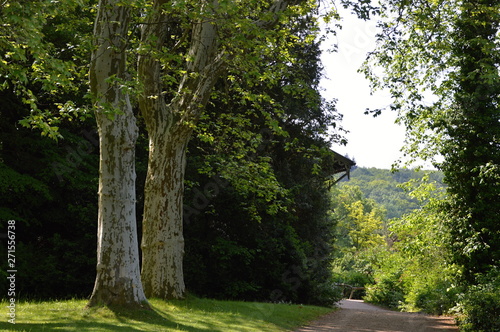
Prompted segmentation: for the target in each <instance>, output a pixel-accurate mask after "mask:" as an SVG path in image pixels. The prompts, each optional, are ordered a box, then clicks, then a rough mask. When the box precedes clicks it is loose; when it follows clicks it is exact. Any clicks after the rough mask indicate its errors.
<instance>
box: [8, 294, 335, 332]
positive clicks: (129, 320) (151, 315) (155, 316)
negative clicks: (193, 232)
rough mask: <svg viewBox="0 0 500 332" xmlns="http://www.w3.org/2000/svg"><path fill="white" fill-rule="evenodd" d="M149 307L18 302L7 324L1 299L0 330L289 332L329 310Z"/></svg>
mask: <svg viewBox="0 0 500 332" xmlns="http://www.w3.org/2000/svg"><path fill="white" fill-rule="evenodd" d="M149 302H150V305H151V306H152V308H153V310H135V311H132V310H123V309H122V310H112V309H109V308H106V307H100V308H91V309H86V308H85V305H86V303H87V301H86V300H69V301H51V302H21V303H19V304H17V306H16V324H15V325H13V324H10V323H8V322H7V319H8V317H7V314H8V308H7V304H8V303H7V302H5V301H2V302H1V308H2V311H3V312H4V313H3V314H2V317H3V319H2V321H0V331H96V332H97V331H99V332H101V331H130V332H134V331H154V332H158V331H196V332H201V331H203V332H206V331H231V332H234V331H249V332H250V331H255V332H275V331H290V330H293V329H294V328H296V327H298V326H301V325H303V324H305V323H307V322H308V321H310V320H313V319H315V318H317V317H319V316H321V315H324V314H326V313H328V312H331V311H332V310H333V309H332V308H323V307H314V306H301V305H289V304H271V303H256V302H235V301H216V300H209V299H198V298H194V297H190V298H188V299H187V300H182V301H163V300H158V299H152V300H150V301H149Z"/></svg>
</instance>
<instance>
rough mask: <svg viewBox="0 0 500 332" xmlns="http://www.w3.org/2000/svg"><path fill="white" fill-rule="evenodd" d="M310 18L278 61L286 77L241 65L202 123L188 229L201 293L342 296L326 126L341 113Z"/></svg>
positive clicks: (192, 168) (192, 166) (193, 153)
mask: <svg viewBox="0 0 500 332" xmlns="http://www.w3.org/2000/svg"><path fill="white" fill-rule="evenodd" d="M308 20H310V18H308V17H305V18H303V23H302V24H300V25H299V28H297V30H296V33H297V37H296V42H295V43H293V44H289V45H288V46H287V47H288V48H289V49H288V51H287V54H288V55H289V57H290V62H289V63H287V64H286V66H275V67H273V71H274V73H273V75H275V77H280V79H279V80H271V81H266V80H261V82H259V83H258V84H256V83H253V82H252V83H251V84H250V83H246V81H245V80H244V79H242V77H241V75H240V74H239V73H234V74H233V73H232V74H231V75H230V76H229V77H230V78H231V79H230V80H229V82H228V81H225V82H224V81H221V82H219V84H220V86H221V87H225V89H227V90H226V91H229V93H228V94H225V93H224V90H222V89H218V91H217V92H216V93H215V94H214V96H213V98H212V99H211V102H210V104H209V106H208V109H207V112H206V114H205V116H204V117H203V118H202V119H201V122H200V123H199V125H198V127H197V128H196V134H197V136H196V138H195V139H194V140H193V141H192V142H191V145H190V153H189V158H190V162H189V163H188V175H187V178H188V179H189V184H190V185H189V187H188V188H187V192H186V201H185V204H186V206H187V208H188V210H187V211H186V210H185V211H186V212H187V213H186V214H187V215H188V216H189V218H188V219H186V220H185V234H186V270H187V273H186V279H187V280H186V283H187V286H188V287H189V288H190V289H191V290H192V291H194V292H195V293H197V294H199V295H204V296H213V297H221V298H244V299H261V300H265V301H273V302H280V301H286V302H289V301H292V302H305V303H320V304H327V303H332V302H333V301H334V300H335V299H336V294H334V293H333V291H332V289H333V288H332V287H331V280H330V269H329V262H330V259H331V257H330V255H331V248H330V246H329V243H330V241H331V237H332V233H331V230H332V229H333V221H332V220H331V219H330V218H329V217H328V214H327V211H328V207H329V202H328V193H327V187H326V182H325V180H326V179H327V177H329V176H330V175H331V171H330V170H329V168H331V167H332V165H331V164H330V163H331V156H332V153H331V152H330V151H329V148H328V143H329V138H328V136H327V135H326V128H327V125H328V124H329V123H332V121H334V120H336V119H337V117H336V116H335V113H334V112H333V111H334V110H333V109H332V108H331V106H329V107H328V108H325V103H324V101H323V100H322V98H321V97H320V95H319V93H318V91H317V86H318V83H319V79H318V77H319V75H320V69H321V67H320V66H319V46H318V43H317V42H316V41H315V40H314V39H313V38H310V35H309V34H308V33H307V31H308V30H307V29H308V28H309V24H308ZM302 29H304V30H302ZM268 61H269V62H270V63H274V60H272V59H269V60H268ZM262 65H264V66H267V65H268V62H264V63H261V64H260V66H262ZM267 70H268V69H267V68H264V69H263V70H262V72H263V73H267ZM262 96H267V97H266V98H264V99H261V97H262ZM269 101H272V103H271V104H270V105H269V104H268V103H269ZM263 102H265V103H263ZM271 107H272V108H271ZM333 139H337V138H336V136H334V137H333ZM202 188H207V189H208V188H213V191H212V194H210V192H209V190H202ZM202 192H203V193H204V194H203V196H202V195H200V193H202ZM200 197H202V200H205V204H197V203H201V201H200ZM203 197H204V198H203ZM197 205H198V207H201V209H196V206H197ZM190 212H191V213H190ZM186 214H185V215H186Z"/></svg>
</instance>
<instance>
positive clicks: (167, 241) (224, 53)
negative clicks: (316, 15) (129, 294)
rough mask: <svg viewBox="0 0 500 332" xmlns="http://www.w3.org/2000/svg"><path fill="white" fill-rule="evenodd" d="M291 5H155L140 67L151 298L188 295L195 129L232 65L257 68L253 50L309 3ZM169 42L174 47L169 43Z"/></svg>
mask: <svg viewBox="0 0 500 332" xmlns="http://www.w3.org/2000/svg"><path fill="white" fill-rule="evenodd" d="M290 3H291V1H288V0H276V1H268V2H265V3H256V2H253V1H248V2H243V3H228V2H224V3H222V2H219V1H201V2H192V3H191V2H188V3H184V2H183V3H181V4H171V3H169V2H167V1H164V0H157V1H154V2H153V6H152V8H151V10H150V12H149V13H148V15H147V17H146V21H145V23H144V26H143V29H142V36H141V43H142V48H143V49H142V51H141V56H140V58H139V63H138V73H139V81H140V83H141V85H142V88H143V91H142V92H141V94H140V97H139V104H140V108H141V113H142V115H143V117H144V119H145V122H146V127H147V131H148V134H149V165H148V175H147V179H146V186H145V204H144V219H143V238H142V244H141V247H142V251H143V267H142V277H143V282H144V287H145V290H146V294H147V295H148V296H156V297H161V298H181V297H183V296H184V292H185V286H184V278H183V268H182V258H183V252H184V238H183V229H182V212H183V207H182V202H183V186H184V173H185V163H186V148H187V144H188V142H189V139H190V137H191V134H192V130H193V126H194V125H195V124H196V122H197V121H198V119H199V117H200V115H201V114H202V111H203V109H204V106H205V105H206V103H207V101H208V99H209V97H210V94H211V92H212V88H213V86H214V85H215V83H216V81H217V79H218V78H219V76H220V75H221V73H222V72H223V71H224V70H225V69H226V67H227V66H228V64H229V63H230V62H231V63H232V64H237V65H238V66H241V70H248V71H254V70H255V69H251V68H250V66H248V63H252V61H258V57H257V59H256V58H255V50H256V49H260V51H262V52H265V47H269V45H272V43H273V38H276V37H277V35H273V34H274V32H273V31H272V30H271V28H272V27H273V26H274V25H275V24H276V23H278V22H279V20H287V19H290V17H292V16H293V15H295V16H296V15H298V14H299V13H304V12H307V8H309V6H310V4H307V3H304V5H303V6H302V7H300V6H297V7H296V8H294V10H287V8H288V6H289V4H290ZM187 7H190V8H191V9H190V11H189V13H188V14H186V8H187ZM172 39H173V40H174V41H176V43H175V44H174V45H169V42H171V41H172ZM266 44H267V45H266ZM179 48H181V49H182V48H183V49H184V50H185V56H184V57H179V56H178V54H179V53H178V52H179V51H178V49H179ZM245 52H246V53H245ZM247 54H248V55H249V56H248V55H247ZM252 57H253V58H252ZM173 59H174V61H173ZM245 63H246V64H245ZM172 73H173V74H172ZM167 79H168V80H167ZM172 79H174V83H173V84H172V81H171V80H172ZM175 80H177V82H178V83H176V82H175ZM166 83H167V84H166ZM169 85H170V87H169ZM169 88H170V89H169Z"/></svg>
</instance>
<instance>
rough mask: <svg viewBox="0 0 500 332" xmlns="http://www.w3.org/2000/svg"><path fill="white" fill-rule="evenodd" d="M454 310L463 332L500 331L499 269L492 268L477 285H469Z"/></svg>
mask: <svg viewBox="0 0 500 332" xmlns="http://www.w3.org/2000/svg"><path fill="white" fill-rule="evenodd" d="M456 311H457V313H458V322H459V325H460V330H461V331H463V332H498V331H500V271H499V270H498V269H496V270H493V271H492V272H490V273H489V274H488V275H487V276H486V277H484V278H480V280H479V284H478V285H474V286H470V287H469V289H468V290H467V291H466V292H465V294H463V296H462V297H461V299H460V302H459V304H458V305H457V307H456Z"/></svg>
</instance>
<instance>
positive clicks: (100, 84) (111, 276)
mask: <svg viewBox="0 0 500 332" xmlns="http://www.w3.org/2000/svg"><path fill="white" fill-rule="evenodd" d="M119 2H120V1H117V0H101V1H100V2H99V7H98V14H97V18H96V23H95V30H94V38H95V40H94V42H95V50H94V52H93V54H92V61H91V66H90V87H91V92H92V94H93V96H94V98H95V108H96V111H95V112H96V120H97V125H98V129H99V146H100V165H99V166H100V168H99V192H98V194H99V214H98V232H97V276H96V281H95V285H94V290H93V292H92V296H91V298H90V301H89V304H88V305H89V306H92V305H101V304H104V305H110V306H147V302H146V297H145V295H144V292H143V288H142V284H141V278H140V268H139V252H138V251H139V250H138V239H137V225H136V210H135V204H136V199H135V195H136V194H135V177H136V174H135V144H136V140H137V135H138V130H137V126H136V122H135V117H134V114H133V112H132V106H131V104H130V101H129V96H128V95H127V93H126V91H124V90H123V88H122V87H121V86H122V84H123V83H124V81H125V80H126V78H125V77H126V58H125V57H126V54H125V48H126V40H127V34H128V23H129V10H128V8H127V7H126V6H122V5H119Z"/></svg>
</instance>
